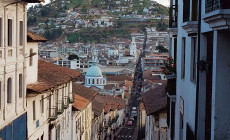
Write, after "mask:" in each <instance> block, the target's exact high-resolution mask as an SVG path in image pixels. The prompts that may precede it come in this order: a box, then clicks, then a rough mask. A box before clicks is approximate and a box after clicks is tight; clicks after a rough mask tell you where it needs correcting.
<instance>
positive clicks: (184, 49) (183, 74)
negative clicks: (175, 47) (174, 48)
mask: <svg viewBox="0 0 230 140" xmlns="http://www.w3.org/2000/svg"><path fill="white" fill-rule="evenodd" d="M181 49H182V50H181V79H185V64H186V63H185V62H186V61H185V59H186V38H185V37H182V47H181Z"/></svg>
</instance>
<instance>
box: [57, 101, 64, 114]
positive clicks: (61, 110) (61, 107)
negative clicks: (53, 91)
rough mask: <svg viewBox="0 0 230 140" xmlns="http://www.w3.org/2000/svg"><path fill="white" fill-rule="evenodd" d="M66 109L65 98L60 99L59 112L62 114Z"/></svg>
mask: <svg viewBox="0 0 230 140" xmlns="http://www.w3.org/2000/svg"><path fill="white" fill-rule="evenodd" d="M63 111H64V102H63V100H59V102H58V107H57V114H62V113H63Z"/></svg>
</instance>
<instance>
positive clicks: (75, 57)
mask: <svg viewBox="0 0 230 140" xmlns="http://www.w3.org/2000/svg"><path fill="white" fill-rule="evenodd" d="M74 59H77V60H79V57H78V56H77V55H76V54H71V55H69V57H68V60H74Z"/></svg>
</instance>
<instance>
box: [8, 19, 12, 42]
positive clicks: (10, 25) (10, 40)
mask: <svg viewBox="0 0 230 140" xmlns="http://www.w3.org/2000/svg"><path fill="white" fill-rule="evenodd" d="M12 24H13V20H12V19H8V46H12V35H13V33H12V31H13V29H12V28H13V27H12Z"/></svg>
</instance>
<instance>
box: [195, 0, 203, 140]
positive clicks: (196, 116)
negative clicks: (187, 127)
mask: <svg viewBox="0 0 230 140" xmlns="http://www.w3.org/2000/svg"><path fill="white" fill-rule="evenodd" d="M201 2H202V0H199V4H198V5H199V7H198V36H197V41H198V48H197V49H198V50H197V62H199V61H200V40H201V38H200V35H201ZM199 80H200V73H199V68H198V66H197V83H196V111H195V140H197V139H198V134H197V132H198V130H197V129H198V126H197V125H198V108H199V89H200V81H199Z"/></svg>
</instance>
